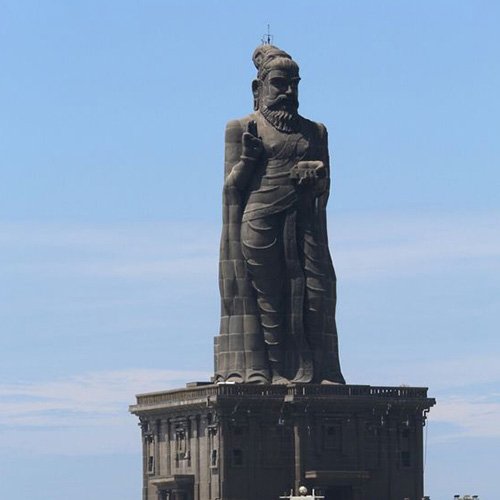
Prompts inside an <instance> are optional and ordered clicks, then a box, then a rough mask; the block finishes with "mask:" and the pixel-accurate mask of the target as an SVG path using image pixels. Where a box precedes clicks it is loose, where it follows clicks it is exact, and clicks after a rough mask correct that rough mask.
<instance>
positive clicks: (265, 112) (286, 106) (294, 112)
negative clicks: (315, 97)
mask: <svg viewBox="0 0 500 500" xmlns="http://www.w3.org/2000/svg"><path fill="white" fill-rule="evenodd" d="M259 110H260V112H261V113H262V116H264V118H265V119H266V120H267V121H268V122H269V123H270V124H271V125H272V126H273V127H274V128H275V129H277V130H279V131H280V132H285V133H287V134H290V133H293V132H298V131H299V113H298V103H297V102H296V101H293V100H290V99H288V98H286V97H283V96H280V97H278V99H276V100H275V101H274V102H272V103H268V104H267V105H265V104H264V103H261V105H260V106H259Z"/></svg>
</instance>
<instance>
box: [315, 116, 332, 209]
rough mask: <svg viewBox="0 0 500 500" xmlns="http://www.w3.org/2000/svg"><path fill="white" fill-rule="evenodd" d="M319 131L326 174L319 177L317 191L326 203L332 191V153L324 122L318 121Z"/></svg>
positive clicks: (321, 154) (321, 157) (321, 156)
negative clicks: (329, 151)
mask: <svg viewBox="0 0 500 500" xmlns="http://www.w3.org/2000/svg"><path fill="white" fill-rule="evenodd" d="M318 133H319V143H320V160H321V161H322V162H323V165H324V166H325V175H324V176H323V177H322V178H320V179H318V182H317V185H316V193H317V196H321V198H322V201H323V203H324V204H325V205H326V201H327V199H328V194H329V191H330V155H329V153H328V131H327V129H326V127H325V126H324V125H323V124H322V123H318Z"/></svg>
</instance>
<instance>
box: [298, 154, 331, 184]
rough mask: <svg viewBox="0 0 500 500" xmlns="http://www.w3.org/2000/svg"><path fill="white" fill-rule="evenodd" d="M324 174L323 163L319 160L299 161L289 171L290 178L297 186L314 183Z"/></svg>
mask: <svg viewBox="0 0 500 500" xmlns="http://www.w3.org/2000/svg"><path fill="white" fill-rule="evenodd" d="M325 176H326V168H325V164H324V163H323V162H322V161H320V160H307V161H299V162H297V164H296V165H294V166H293V167H292V169H291V171H290V178H291V179H292V180H294V181H296V183H297V185H299V186H302V185H307V184H314V183H315V182H316V181H317V180H318V179H322V178H324V177H325Z"/></svg>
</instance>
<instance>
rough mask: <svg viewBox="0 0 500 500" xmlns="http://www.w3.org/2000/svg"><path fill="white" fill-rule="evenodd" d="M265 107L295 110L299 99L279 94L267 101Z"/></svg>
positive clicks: (274, 109)
mask: <svg viewBox="0 0 500 500" xmlns="http://www.w3.org/2000/svg"><path fill="white" fill-rule="evenodd" d="M267 107H268V108H269V109H272V110H273V111H277V110H282V109H284V110H297V109H298V107H299V101H298V100H297V98H296V97H288V96H286V95H279V96H278V97H276V99H273V100H272V101H270V102H268V103H267Z"/></svg>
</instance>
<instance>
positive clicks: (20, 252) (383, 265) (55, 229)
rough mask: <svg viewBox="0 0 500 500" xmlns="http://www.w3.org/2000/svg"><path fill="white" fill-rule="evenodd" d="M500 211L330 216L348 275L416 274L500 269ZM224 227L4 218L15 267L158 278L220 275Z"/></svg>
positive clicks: (341, 268)
mask: <svg viewBox="0 0 500 500" xmlns="http://www.w3.org/2000/svg"><path fill="white" fill-rule="evenodd" d="M498 227H500V214H497V213H476V214H465V215H464V214H440V213H437V214H417V215H415V214H398V215H395V214H392V213H381V214H375V215H374V214H355V215H334V214H332V216H331V217H330V227H329V235H330V242H331V246H332V248H333V251H332V253H333V256H334V260H335V263H336V266H337V270H338V273H339V275H341V276H342V277H343V279H370V278H378V277H381V276H382V277H383V276H410V275H414V274H423V273H424V274H425V273H432V272H434V271H435V270H436V269H437V268H439V269H441V268H442V267H443V266H445V267H450V268H452V267H453V266H455V267H456V266H457V265H460V264H461V263H463V262H467V265H468V267H470V266H473V267H475V268H480V267H481V266H483V267H486V266H487V267H488V268H489V269H499V270H500V232H499V231H498ZM219 231H220V227H219V225H218V224H200V223H193V222H182V223H181V222H166V223H157V224H152V223H147V224H141V225H128V226H125V225H100V226H95V227H94V226H77V225H68V224H67V225H54V224H52V225H50V224H49V225H43V224H39V225H37V224H6V223H4V224H2V225H1V226H0V248H1V249H2V251H3V255H4V259H3V266H2V267H3V269H2V271H4V272H6V273H9V274H16V273H21V274H43V275H47V274H49V273H51V274H54V273H55V274H56V275H64V276H70V275H81V276H95V277H108V278H130V279H154V278H164V277H169V278H173V277H175V276H180V275H182V276H184V277H186V276H190V275H192V276H195V275H196V276H200V275H206V276H209V275H214V274H215V273H216V262H217V252H218V239H219Z"/></svg>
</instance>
